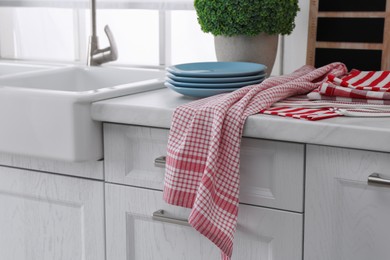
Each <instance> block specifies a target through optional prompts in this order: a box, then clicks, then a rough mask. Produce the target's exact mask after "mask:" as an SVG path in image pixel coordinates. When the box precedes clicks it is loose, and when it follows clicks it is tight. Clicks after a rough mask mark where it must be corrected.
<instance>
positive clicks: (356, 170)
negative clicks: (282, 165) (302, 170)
mask: <svg viewBox="0 0 390 260" xmlns="http://www.w3.org/2000/svg"><path fill="white" fill-rule="evenodd" d="M307 155H308V157H307V174H306V178H307V180H306V210H305V243H306V244H305V259H317V260H333V259H346V260H349V259H354V260H366V259H375V260H387V259H389V249H388V247H389V246H388V245H389V241H390V226H389V224H388V222H389V216H390V203H389V201H390V184H384V183H385V181H386V179H387V180H390V154H389V153H379V152H370V151H361V150H352V149H342V148H334V147H325V146H317V145H308V146H307ZM373 173H378V174H381V175H382V176H380V177H382V178H383V179H382V182H383V184H379V185H378V184H375V183H372V182H371V181H369V180H368V179H369V176H372V174H373ZM386 175H387V176H386ZM377 181H381V179H377Z"/></svg>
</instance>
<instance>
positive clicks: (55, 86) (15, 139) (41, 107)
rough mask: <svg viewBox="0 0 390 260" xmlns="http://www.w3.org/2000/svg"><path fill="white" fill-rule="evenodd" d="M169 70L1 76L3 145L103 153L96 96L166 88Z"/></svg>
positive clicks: (53, 153) (60, 155)
mask: <svg viewBox="0 0 390 260" xmlns="http://www.w3.org/2000/svg"><path fill="white" fill-rule="evenodd" d="M164 74H165V73H164V71H162V70H153V69H135V68H131V69H130V68H107V67H63V68H55V69H51V70H45V71H37V72H34V73H24V74H18V75H15V76H9V77H0V119H1V121H2V126H1V127H0V151H1V152H6V153H14V154H22V155H29V156H36V157H41V158H48V159H54V160H64V161H73V162H78V161H87V160H99V159H101V158H103V137H102V123H101V122H96V121H93V120H92V118H91V115H90V105H91V103H92V102H94V101H98V100H103V99H108V98H113V97H118V96H123V95H129V94H134V93H139V92H144V91H149V90H154V89H159V88H163V87H164V86H163V81H164Z"/></svg>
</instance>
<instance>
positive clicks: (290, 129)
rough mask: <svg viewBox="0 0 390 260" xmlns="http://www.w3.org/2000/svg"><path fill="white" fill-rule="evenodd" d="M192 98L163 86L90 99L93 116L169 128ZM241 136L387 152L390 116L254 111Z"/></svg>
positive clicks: (389, 141) (118, 121) (100, 119)
mask: <svg viewBox="0 0 390 260" xmlns="http://www.w3.org/2000/svg"><path fill="white" fill-rule="evenodd" d="M192 100H194V99H191V98H189V97H185V96H182V95H180V94H177V93H175V92H173V91H171V90H169V89H166V88H164V89H159V90H155V91H150V92H143V93H139V94H135V95H130V96H124V97H119V98H114V99H109V100H104V101H100V102H96V103H93V104H92V118H93V119H94V120H97V121H103V122H111V123H120V124H131V125H142V126H151V127H160V128H169V127H170V124H171V119H172V114H173V111H174V109H175V108H176V107H177V106H179V105H181V104H184V103H187V102H190V101H192ZM243 136H245V137H254V138H264V139H273V140H281V141H290V142H299V143H307V144H321V145H330V146H338V147H346V148H357V149H365V150H373V151H384V152H390V118H352V117H337V118H331V119H325V120H321V121H315V122H310V121H305V120H299V119H293V118H285V117H280V116H270V115H254V116H250V117H249V118H248V119H247V121H246V123H245V126H244V132H243Z"/></svg>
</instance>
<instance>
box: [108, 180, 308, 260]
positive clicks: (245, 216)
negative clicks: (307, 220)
mask: <svg viewBox="0 0 390 260" xmlns="http://www.w3.org/2000/svg"><path fill="white" fill-rule="evenodd" d="M160 209H163V210H164V211H165V213H166V216H168V217H173V218H176V219H177V218H179V219H183V220H184V221H183V222H184V223H185V219H186V218H187V217H188V214H189V209H184V208H180V207H175V206H171V205H167V204H166V203H164V202H163V200H162V192H161V191H156V190H148V189H143V188H135V187H126V186H123V185H116V184H106V236H107V242H106V243H107V244H106V247H107V260H155V259H163V260H213V259H215V260H219V259H220V252H219V250H218V249H217V248H216V247H215V246H214V245H213V244H212V243H211V242H210V241H208V240H207V239H206V238H204V237H203V236H202V235H200V234H199V233H198V232H197V231H195V230H194V229H193V228H192V227H189V226H186V225H182V224H174V223H167V222H164V221H161V220H155V219H153V218H152V214H153V212H155V211H157V210H160ZM233 259H235V260H242V259H245V260H252V259H256V260H271V259H272V260H301V259H302V215H301V214H299V213H292V212H285V211H280V210H273V209H265V208H261V207H255V206H247V205H240V208H239V218H238V230H237V233H236V236H235V240H234V249H233Z"/></svg>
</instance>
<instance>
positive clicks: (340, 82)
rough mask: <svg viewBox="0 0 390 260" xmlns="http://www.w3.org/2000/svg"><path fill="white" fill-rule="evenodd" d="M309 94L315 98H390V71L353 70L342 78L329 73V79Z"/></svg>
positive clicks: (311, 97)
mask: <svg viewBox="0 0 390 260" xmlns="http://www.w3.org/2000/svg"><path fill="white" fill-rule="evenodd" d="M308 96H309V98H310V99H314V100H317V99H321V98H322V96H329V97H343V98H352V99H366V100H369V99H376V100H390V71H359V70H352V71H351V72H350V73H349V74H347V75H346V76H344V77H341V78H338V77H336V76H335V75H329V76H328V80H327V81H326V82H324V83H323V84H322V85H321V86H320V87H319V88H318V90H317V89H316V90H314V91H313V92H312V93H309V95H308Z"/></svg>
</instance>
